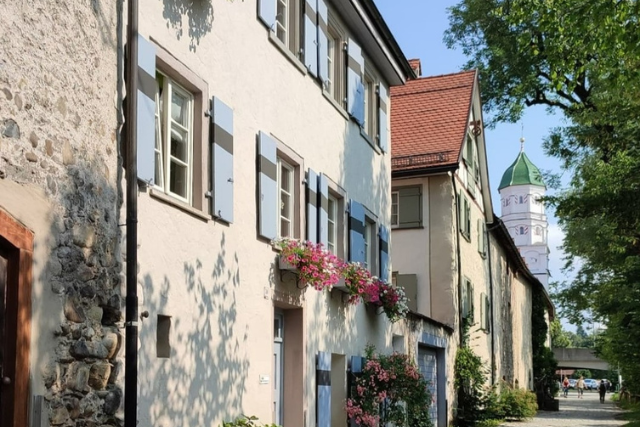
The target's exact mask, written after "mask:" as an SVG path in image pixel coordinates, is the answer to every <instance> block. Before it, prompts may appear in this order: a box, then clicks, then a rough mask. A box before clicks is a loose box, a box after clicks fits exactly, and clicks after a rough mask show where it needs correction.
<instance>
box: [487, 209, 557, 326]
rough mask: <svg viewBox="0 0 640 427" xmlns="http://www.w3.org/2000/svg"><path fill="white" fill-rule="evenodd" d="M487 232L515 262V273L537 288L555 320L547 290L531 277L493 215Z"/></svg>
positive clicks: (503, 227) (503, 226)
mask: <svg viewBox="0 0 640 427" xmlns="http://www.w3.org/2000/svg"><path fill="white" fill-rule="evenodd" d="M489 231H492V232H494V233H495V234H496V238H497V239H498V240H499V241H500V242H502V243H503V244H504V249H505V250H506V252H507V254H508V255H510V258H511V259H512V260H513V261H515V263H516V265H517V266H518V268H517V269H516V271H518V272H520V273H522V275H523V276H524V277H526V278H527V279H528V280H529V281H530V282H531V283H532V284H533V285H534V286H536V287H538V288H539V289H540V290H541V291H542V294H543V295H544V298H545V302H546V304H547V308H548V309H549V318H550V320H553V319H554V318H555V307H554V305H553V301H551V297H550V296H549V293H548V292H547V289H546V288H545V287H544V285H543V284H542V282H540V280H538V278H537V277H536V276H534V275H533V273H532V272H531V270H529V267H527V263H526V262H525V261H524V259H523V258H522V255H520V251H519V250H518V247H517V246H516V244H515V242H514V241H513V239H512V238H511V235H510V234H509V231H508V230H507V227H506V226H505V225H504V222H502V220H501V219H500V218H499V217H498V216H497V215H495V214H494V215H493V225H491V226H490V227H489Z"/></svg>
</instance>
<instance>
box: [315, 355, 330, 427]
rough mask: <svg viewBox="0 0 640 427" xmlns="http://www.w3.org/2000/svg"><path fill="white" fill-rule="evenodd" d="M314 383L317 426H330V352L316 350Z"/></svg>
mask: <svg viewBox="0 0 640 427" xmlns="http://www.w3.org/2000/svg"><path fill="white" fill-rule="evenodd" d="M316 384H317V387H318V395H317V408H316V410H317V414H316V415H317V421H318V427H331V353H325V352H322V351H320V352H318V358H317V365H316Z"/></svg>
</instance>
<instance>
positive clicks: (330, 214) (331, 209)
mask: <svg viewBox="0 0 640 427" xmlns="http://www.w3.org/2000/svg"><path fill="white" fill-rule="evenodd" d="M327 218H328V222H329V226H328V233H327V249H329V252H331V253H332V254H334V255H338V252H337V247H336V245H337V243H338V226H339V225H338V199H336V198H335V197H334V196H333V195H331V194H329V202H328V205H327Z"/></svg>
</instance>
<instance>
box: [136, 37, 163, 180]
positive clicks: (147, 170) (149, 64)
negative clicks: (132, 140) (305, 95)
mask: <svg viewBox="0 0 640 427" xmlns="http://www.w3.org/2000/svg"><path fill="white" fill-rule="evenodd" d="M157 87H158V86H157V83H156V47H155V46H154V45H153V44H151V43H150V42H149V41H148V40H147V39H145V38H144V37H142V36H140V35H138V93H137V94H136V96H137V101H138V104H137V110H136V111H137V117H136V139H137V144H138V149H137V151H138V155H137V165H138V179H140V180H141V181H144V182H146V183H147V184H149V185H153V184H154V180H155V173H156V171H155V147H156V91H157Z"/></svg>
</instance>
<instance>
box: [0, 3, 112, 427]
mask: <svg viewBox="0 0 640 427" xmlns="http://www.w3.org/2000/svg"><path fill="white" fill-rule="evenodd" d="M0 7H1V8H2V11H3V12H2V14H1V15H0V51H1V52H2V56H1V57H0V135H1V136H0V179H2V180H7V181H11V182H13V183H17V184H20V185H21V188H24V189H25V190H24V191H23V194H24V198H23V200H22V201H21V204H20V205H19V206H17V207H16V206H15V205H12V207H11V209H10V208H9V207H8V206H9V204H8V203H3V201H4V200H3V199H4V198H6V197H9V196H10V195H9V194H7V193H6V192H5V193H4V194H1V195H0V208H3V209H6V210H7V211H9V214H11V215H13V216H15V217H16V218H18V219H20V218H21V216H22V215H23V214H24V212H26V211H28V210H30V209H36V208H39V207H40V206H39V205H38V204H41V203H42V201H41V200H39V199H36V198H30V197H29V194H31V192H30V191H26V189H37V190H42V191H43V192H44V194H46V203H48V204H49V206H50V209H49V212H51V214H50V215H49V218H48V222H49V228H50V229H49V230H45V231H42V230H35V231H36V237H35V238H36V245H45V246H47V247H48V248H50V250H49V252H48V256H47V257H45V258H44V259H42V258H39V259H34V271H35V273H36V274H34V278H33V288H34V290H35V291H36V292H34V299H40V301H35V302H34V310H33V313H32V330H35V331H36V332H37V333H35V334H33V335H34V336H35V337H40V338H39V339H38V340H36V339H35V338H34V340H32V348H33V349H35V351H32V356H31V357H32V361H31V363H30V365H31V371H32V372H31V377H32V380H31V381H32V385H31V389H32V393H33V394H44V395H45V398H46V400H47V401H48V403H49V407H50V423H51V425H55V426H58V425H62V426H93V425H118V424H120V423H121V421H120V420H119V417H118V410H119V408H120V407H121V402H122V387H121V381H120V380H119V379H118V378H119V375H120V373H121V371H122V363H121V356H120V352H119V350H120V347H121V345H122V336H123V333H122V329H121V328H120V327H121V325H122V323H121V320H122V313H121V307H122V301H121V300H122V298H121V295H120V285H121V282H122V280H121V276H120V275H121V270H122V265H121V264H122V263H121V254H120V250H119V239H120V234H121V233H120V231H119V227H118V223H119V217H118V215H119V207H120V205H121V190H120V189H119V185H120V181H121V176H120V175H121V169H120V168H119V167H118V143H119V138H118V110H117V106H118V104H119V102H118V96H117V87H118V75H119V74H118V72H117V71H118V60H117V58H118V56H117V53H118V44H119V42H118V34H119V30H118V28H119V25H120V23H119V20H118V13H117V9H118V8H121V7H122V2H121V1H111V0H92V1H88V0H86V1H67V2H59V1H54V0H48V1H39V2H28V1H15V0H0ZM12 188H15V187H12ZM17 188H20V187H17ZM16 191H19V190H16ZM14 196H15V195H14ZM26 225H27V226H28V227H29V226H30V224H28V223H26ZM31 228H32V229H33V228H34V227H31ZM45 236H46V237H45ZM38 239H39V240H38ZM43 307H44V309H43ZM52 307H55V310H54V311H53V313H54V316H53V317H52V318H51V317H48V316H45V315H44V313H45V312H47V313H51V312H52V310H51V308H52ZM118 325H120V327H119V326H118ZM45 342H46V343H47V345H46V346H45V348H42V347H43V343H45ZM49 343H50V344H49ZM47 346H48V348H47Z"/></svg>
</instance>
